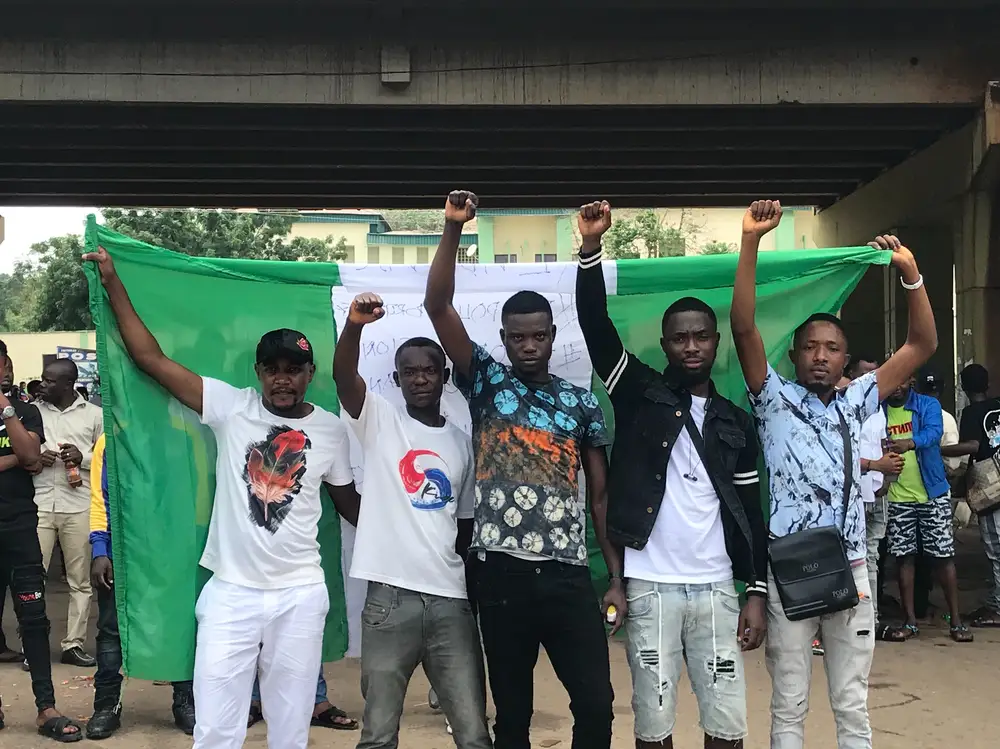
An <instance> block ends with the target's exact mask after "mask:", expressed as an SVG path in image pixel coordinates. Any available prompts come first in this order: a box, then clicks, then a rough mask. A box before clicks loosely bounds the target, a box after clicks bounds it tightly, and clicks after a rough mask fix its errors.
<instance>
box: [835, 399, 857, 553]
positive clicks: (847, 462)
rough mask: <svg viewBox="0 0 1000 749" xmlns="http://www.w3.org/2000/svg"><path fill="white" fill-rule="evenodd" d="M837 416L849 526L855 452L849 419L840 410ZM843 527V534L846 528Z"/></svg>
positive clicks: (845, 510)
mask: <svg viewBox="0 0 1000 749" xmlns="http://www.w3.org/2000/svg"><path fill="white" fill-rule="evenodd" d="M837 415H838V416H840V427H839V429H840V436H841V438H842V439H843V440H844V523H843V525H846V524H847V506H848V505H849V504H850V501H851V485H852V484H853V483H854V450H853V449H852V446H851V429H850V427H849V426H847V419H846V418H845V417H844V412H843V411H841V410H840V409H839V408H838V409H837ZM843 525H842V526H841V529H840V531H841V533H843V531H844V528H843Z"/></svg>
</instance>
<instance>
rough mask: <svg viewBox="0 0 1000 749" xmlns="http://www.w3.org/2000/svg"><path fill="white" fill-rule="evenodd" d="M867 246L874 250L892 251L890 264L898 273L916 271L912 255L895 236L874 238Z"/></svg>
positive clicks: (886, 235)
mask: <svg viewBox="0 0 1000 749" xmlns="http://www.w3.org/2000/svg"><path fill="white" fill-rule="evenodd" d="M868 246H869V247H871V248H873V249H876V250H892V264H893V265H895V266H896V269H897V270H899V272H900V273H905V272H906V271H914V272H915V271H916V265H917V261H916V260H915V259H914V257H913V253H912V252H910V250H909V248H907V247H906V246H905V245H904V244H903V243H902V242H900V241H899V237H897V236H896V235H895V234H884V235H882V236H880V237H875V239H874V240H872V241H871V242H869V243H868Z"/></svg>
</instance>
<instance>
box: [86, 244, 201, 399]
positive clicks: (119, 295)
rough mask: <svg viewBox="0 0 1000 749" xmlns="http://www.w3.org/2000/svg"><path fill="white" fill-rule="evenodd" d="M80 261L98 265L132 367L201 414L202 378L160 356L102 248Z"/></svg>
mask: <svg viewBox="0 0 1000 749" xmlns="http://www.w3.org/2000/svg"><path fill="white" fill-rule="evenodd" d="M83 259H84V260H90V261H93V262H95V263H97V269H98V271H99V272H100V274H101V283H102V284H104V289H105V291H107V293H108V301H109V302H110V303H111V310H112V311H113V312H114V314H115V318H116V319H117V320H118V330H119V332H120V333H121V336H122V341H123V342H124V344H125V348H126V349H127V350H128V355H129V356H130V357H131V358H132V361H134V362H135V365H136V366H137V367H139V369H141V370H142V371H143V372H145V373H146V374H148V375H149V376H150V377H152V378H153V379H154V380H156V381H157V382H158V383H159V384H160V385H161V386H162V387H163V388H164V389H165V390H166V391H167V392H168V393H170V394H171V395H172V396H174V397H175V398H176V399H177V400H179V401H180V402H181V403H183V404H184V405H185V406H187V407H188V408H191V409H193V410H194V411H195V412H196V413H198V414H199V415H201V413H202V394H203V389H204V387H203V383H202V379H201V377H199V376H198V375H196V374H195V373H194V372H192V371H191V370H190V369H187V368H186V367H184V366H182V365H180V364H178V363H177V362H175V361H174V360H173V359H169V358H167V356H166V354H164V353H163V349H161V348H160V344H159V343H157V342H156V339H155V338H154V337H153V334H152V333H150V332H149V328H147V327H146V325H145V324H144V323H143V322H142V320H141V319H140V318H139V315H138V314H137V313H136V311H135V307H133V306H132V300H131V299H129V297H128V292H127V291H125V286H124V284H122V280H121V279H120V278H119V277H118V272H117V271H116V270H115V264H114V262H113V261H112V260H111V256H110V255H108V253H107V250H105V249H104V248H103V247H101V248H99V249H98V251H97V252H90V253H87V254H86V255H84V256H83Z"/></svg>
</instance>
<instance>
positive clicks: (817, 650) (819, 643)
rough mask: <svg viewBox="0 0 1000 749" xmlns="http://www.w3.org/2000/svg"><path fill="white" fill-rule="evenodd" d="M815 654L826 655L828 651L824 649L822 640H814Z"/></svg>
mask: <svg viewBox="0 0 1000 749" xmlns="http://www.w3.org/2000/svg"><path fill="white" fill-rule="evenodd" d="M813 655H826V651H825V650H824V649H823V643H822V641H820V640H818V639H817V640H813Z"/></svg>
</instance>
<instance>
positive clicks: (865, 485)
mask: <svg viewBox="0 0 1000 749" xmlns="http://www.w3.org/2000/svg"><path fill="white" fill-rule="evenodd" d="M886 428H887V427H886V420H885V412H884V411H883V410H882V409H881V408H880V409H878V410H877V411H876V412H875V413H873V414H872V415H871V416H869V417H868V418H867V419H865V423H864V424H862V425H861V449H860V451H859V452H860V455H859V457H861V458H865V459H866V460H881V458H882V454H883V453H882V440H883V439H885V436H886ZM883 481H884V477H883V476H882V474H881V473H880V472H878V471H868V473H862V474H861V498H862V499H863V500H864V501H865V502H866V503H873V502H874V501H875V492H877V491H878V490H879V489H881V488H882V482H883Z"/></svg>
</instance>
